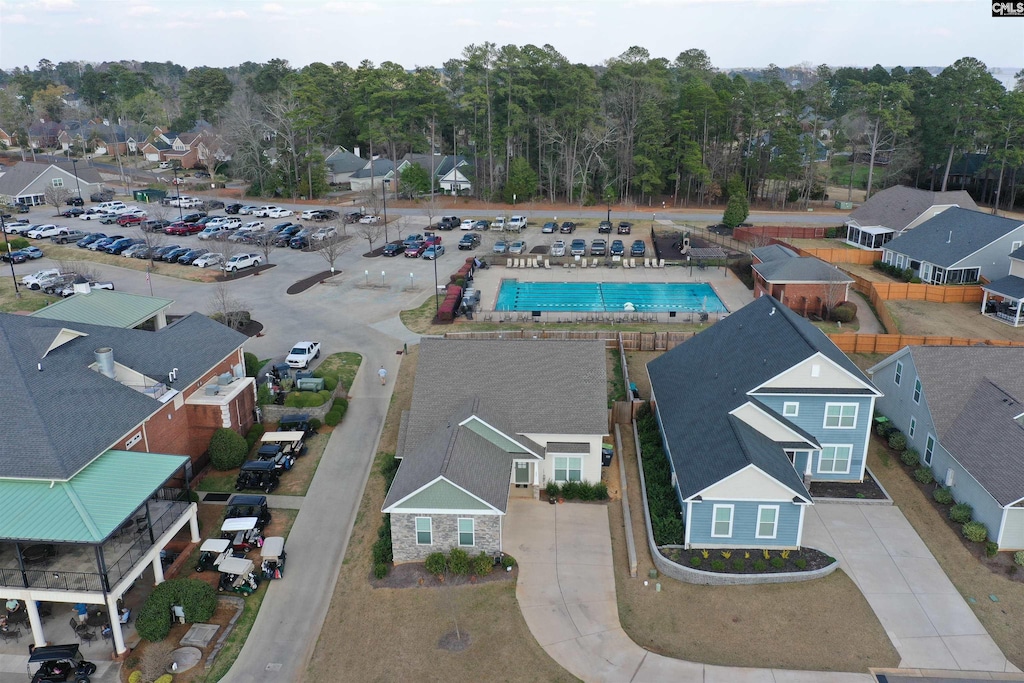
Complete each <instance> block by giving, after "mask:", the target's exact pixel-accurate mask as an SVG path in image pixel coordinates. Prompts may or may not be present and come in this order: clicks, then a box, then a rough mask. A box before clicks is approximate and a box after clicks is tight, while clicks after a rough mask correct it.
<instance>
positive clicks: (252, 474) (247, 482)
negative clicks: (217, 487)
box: [235, 460, 281, 493]
mask: <svg viewBox="0 0 1024 683" xmlns="http://www.w3.org/2000/svg"><path fill="white" fill-rule="evenodd" d="M280 483H281V481H280V475H279V473H278V470H277V463H275V462H273V461H270V460H250V461H248V462H244V463H242V467H241V468H240V470H239V472H238V479H236V480H235V490H236V491H245V490H251V489H259V490H261V491H264V492H266V493H273V492H274V489H276V488H277V486H278V484H280Z"/></svg>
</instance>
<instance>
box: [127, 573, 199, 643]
mask: <svg viewBox="0 0 1024 683" xmlns="http://www.w3.org/2000/svg"><path fill="white" fill-rule="evenodd" d="M172 605H181V607H182V609H183V610H184V612H185V621H187V622H189V623H198V622H204V621H209V620H210V617H212V616H213V612H214V610H216V609H217V590H216V589H215V588H214V587H213V586H211V585H210V584H208V583H205V582H203V581H198V580H196V579H169V580H167V581H164V582H163V583H161V584H160V585H158V586H157V587H156V588H154V589H153V592H152V593H151V594H150V596H149V598H148V599H147V600H146V602H145V603H143V605H142V608H141V609H140V610H139V616H138V617H137V618H136V619H135V630H136V631H137V632H138V634H139V635H140V636H141V637H143V638H145V639H146V640H149V641H152V642H154V643H155V642H157V641H160V640H163V639H164V638H166V637H167V634H168V633H169V632H170V630H171V606H172Z"/></svg>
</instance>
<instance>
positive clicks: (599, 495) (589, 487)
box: [544, 481, 608, 500]
mask: <svg viewBox="0 0 1024 683" xmlns="http://www.w3.org/2000/svg"><path fill="white" fill-rule="evenodd" d="M544 491H545V492H546V493H547V494H548V498H565V499H566V500H607V499H608V487H607V486H605V485H604V484H603V483H601V482H598V483H596V484H591V483H590V482H589V481H567V482H565V483H564V484H562V485H561V486H559V485H558V483H557V482H553V481H549V482H548V483H547V485H546V486H545V487H544Z"/></svg>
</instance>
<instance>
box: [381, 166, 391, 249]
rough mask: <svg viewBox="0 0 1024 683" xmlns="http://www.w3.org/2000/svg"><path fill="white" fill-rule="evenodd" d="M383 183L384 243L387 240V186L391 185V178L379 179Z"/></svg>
mask: <svg viewBox="0 0 1024 683" xmlns="http://www.w3.org/2000/svg"><path fill="white" fill-rule="evenodd" d="M381 182H382V183H384V243H385V244H387V242H388V187H389V186H390V185H391V180H390V179H388V178H385V179H384V180H382V181H381Z"/></svg>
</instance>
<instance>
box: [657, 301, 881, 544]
mask: <svg viewBox="0 0 1024 683" xmlns="http://www.w3.org/2000/svg"><path fill="white" fill-rule="evenodd" d="M647 373H648V375H649V377H650V380H651V402H652V407H653V409H654V412H655V416H656V418H657V421H658V424H659V426H660V429H661V435H662V443H663V445H664V449H665V453H666V455H667V457H668V459H669V463H670V465H671V468H672V481H673V485H674V486H675V489H676V493H677V495H678V497H679V501H680V503H681V504H682V508H683V522H684V524H685V528H686V532H685V545H686V547H688V548H779V549H782V548H799V547H800V546H801V544H802V536H803V525H804V515H805V510H806V507H807V506H808V505H811V504H813V500H812V497H811V494H810V492H809V487H810V484H811V483H812V482H815V481H847V482H857V481H862V480H863V479H864V472H865V467H866V461H867V450H868V440H869V436H870V433H871V418H872V412H873V411H874V404H875V399H876V398H877V397H878V396H880V395H881V394H880V393H879V391H878V390H877V389H875V387H874V386H873V385H872V384H871V382H870V380H868V378H867V377H865V376H864V374H863V373H862V372H861V371H860V370H859V369H858V368H857V366H856V365H855V364H854V363H853V362H852V361H851V360H850V359H849V358H847V357H846V355H845V354H843V353H842V352H841V351H840V350H839V349H838V348H837V347H836V345H835V344H833V343H832V342H831V341H830V340H829V338H828V337H827V336H825V334H824V333H822V332H821V330H819V329H818V328H816V327H814V326H813V325H811V324H810V323H809V322H807V321H806V320H804V319H803V318H801V317H800V316H799V315H797V314H796V313H794V312H793V311H792V310H790V309H789V308H788V307H787V306H785V305H783V304H782V302H780V301H778V300H777V299H775V298H773V297H769V296H763V297H761V298H759V299H757V300H756V301H754V302H753V303H751V304H748V305H747V306H744V307H743V308H741V309H740V310H738V311H736V312H735V313H733V314H731V315H729V317H727V318H725V319H723V320H721V321H719V322H717V323H715V324H714V325H712V326H711V327H709V328H708V329H706V330H704V331H703V332H701V333H700V334H698V335H696V336H695V337H693V338H692V339H689V340H687V341H686V342H685V343H683V344H680V345H679V346H677V347H676V348H674V349H672V350H671V351H668V352H667V353H665V354H663V355H662V356H660V357H658V358H656V359H655V360H653V361H651V362H650V363H648V364H647Z"/></svg>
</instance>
